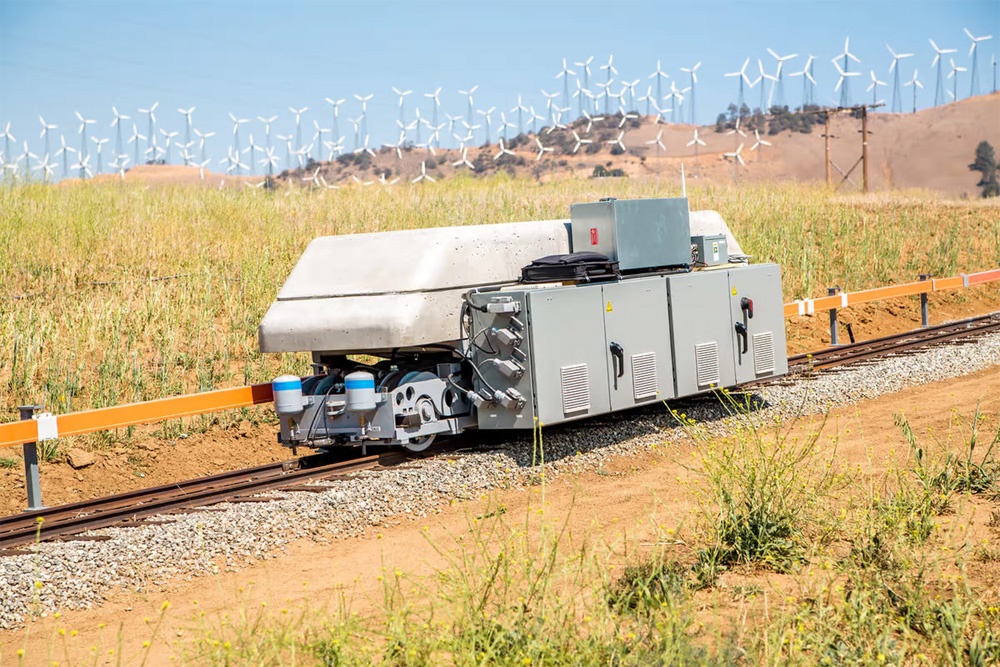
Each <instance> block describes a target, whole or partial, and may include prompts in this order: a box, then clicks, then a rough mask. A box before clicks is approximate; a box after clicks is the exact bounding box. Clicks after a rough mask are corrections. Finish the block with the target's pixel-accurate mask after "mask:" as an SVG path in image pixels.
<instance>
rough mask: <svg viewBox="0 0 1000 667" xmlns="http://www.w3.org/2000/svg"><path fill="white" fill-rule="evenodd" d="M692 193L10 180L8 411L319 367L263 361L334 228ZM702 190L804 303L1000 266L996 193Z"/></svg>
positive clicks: (622, 183)
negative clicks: (280, 296) (269, 328)
mask: <svg viewBox="0 0 1000 667" xmlns="http://www.w3.org/2000/svg"><path fill="white" fill-rule="evenodd" d="M286 194H287V195H288V196H286ZM679 194H680V193H679V187H678V186H676V185H660V184H658V183H657V182H655V181H637V180H618V179H614V180H599V181H595V180H586V181H561V182H555V183H548V184H539V183H536V182H534V181H530V180H517V179H511V178H508V177H505V176H497V177H493V178H489V179H482V180H478V179H468V178H459V179H455V180H452V181H447V182H443V183H437V184H434V185H433V186H432V187H421V186H410V185H404V186H400V187H395V188H387V189H378V188H346V189H342V190H338V191H335V192H334V191H328V192H315V191H311V190H304V189H303V190H299V189H293V190H291V191H290V192H287V193H286V192H278V193H268V192H263V191H261V190H257V189H247V190H221V191H220V190H215V189H203V188H197V187H145V186H136V185H118V184H102V185H91V184H80V185H75V186H68V187H54V186H45V185H39V184H35V185H24V186H5V187H0V246H2V247H3V253H2V255H0V303H2V304H3V307H2V308H0V420H10V419H13V418H15V413H14V410H13V408H14V407H16V406H17V405H19V404H23V403H35V402H43V403H45V404H46V405H47V406H48V408H49V409H51V410H53V411H57V412H64V411H68V410H76V409H84V408H90V407H98V406H105V405H112V404H116V403H122V402H126V401H136V400H145V399H152V398H158V397H162V396H164V395H169V394H177V393H181V392H191V391H199V390H204V389H210V388H212V387H219V386H226V385H233V384H242V383H244V382H263V381H267V380H269V379H270V378H271V377H272V376H274V375H275V374H278V373H281V372H288V371H291V372H306V371H307V370H308V359H307V358H306V357H305V355H274V356H271V357H269V358H264V357H262V355H261V354H260V353H259V352H258V351H257V343H256V327H257V324H258V323H259V321H260V319H261V318H262V316H263V314H264V313H265V311H266V310H267V307H268V306H269V305H270V303H271V301H272V300H273V298H274V296H275V294H276V293H277V291H278V289H279V288H280V286H281V284H282V282H283V281H284V279H285V277H286V276H287V275H288V273H289V271H290V270H291V268H292V266H294V264H295V262H296V260H297V259H298V257H299V255H300V253H301V252H302V250H303V249H304V248H305V246H306V244H307V243H308V242H309V241H310V240H311V239H313V238H314V237H316V236H320V235H328V234H350V233H356V232H371V231H383V230H394V229H405V228H414V227H430V226H444V225H467V224H485V223H496V222H508V221H515V220H533V219H549V218H564V217H568V213H569V206H570V204H573V203H575V202H580V201H589V200H594V199H597V198H599V197H602V196H616V197H621V198H626V197H630V198H637V197H654V196H676V195H679ZM689 194H690V198H691V206H692V208H695V209H701V208H712V209H716V210H718V211H719V212H720V213H721V214H722V215H723V217H724V218H725V219H726V220H727V221H728V222H729V224H730V225H731V226H732V228H733V231H734V233H735V234H736V235H737V237H738V238H739V239H740V241H741V243H742V244H743V246H744V249H745V250H746V251H747V252H748V253H750V254H751V255H753V256H754V260H755V261H758V262H761V261H775V262H778V263H780V264H781V265H782V267H783V268H784V290H785V296H786V298H787V299H792V298H796V297H804V296H817V295H819V294H820V293H821V291H822V290H823V288H825V287H826V286H828V285H833V284H839V285H841V286H844V287H845V288H849V289H860V288H864V287H871V286H875V285H880V284H884V283H887V282H892V281H898V280H911V279H914V278H915V276H916V275H917V274H918V273H922V272H925V273H931V274H935V275H950V274H953V273H955V272H956V271H957V270H959V269H962V270H967V271H974V270H977V269H985V268H988V267H994V266H996V265H997V264H998V263H1000V242H998V238H1000V216H998V215H997V208H995V207H992V208H991V207H988V206H986V205H983V204H980V203H978V202H975V203H942V202H938V201H935V200H933V199H931V198H928V197H919V196H909V197H907V198H900V199H888V200H886V199H884V198H882V199H872V200H867V199H841V198H838V197H837V196H835V195H833V194H830V193H828V192H827V191H826V190H823V189H818V188H815V187H808V186H801V185H789V184H782V185H780V186H753V187H742V188H739V189H736V188H718V187H705V188H700V187H692V188H691V190H690V192H689ZM372 262H373V263H377V262H378V257H372Z"/></svg>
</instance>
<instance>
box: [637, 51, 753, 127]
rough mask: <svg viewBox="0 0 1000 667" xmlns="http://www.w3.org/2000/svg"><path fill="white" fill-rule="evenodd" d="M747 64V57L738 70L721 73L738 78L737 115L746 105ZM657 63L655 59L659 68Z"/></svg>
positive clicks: (748, 60) (748, 61)
mask: <svg viewBox="0 0 1000 667" xmlns="http://www.w3.org/2000/svg"><path fill="white" fill-rule="evenodd" d="M749 64H750V58H747V59H746V60H745V61H743V67H741V68H740V70H739V71H738V72H727V73H725V74H723V75H722V76H730V77H732V76H736V77H739V80H740V94H739V97H738V98H737V100H736V114H737V115H739V114H740V109H742V108H743V107H744V106H746V102H745V100H744V97H743V83H744V82H746V83H750V78H749V77H748V76H747V65H749ZM659 65H660V64H659V61H657V63H656V66H657V69H659Z"/></svg>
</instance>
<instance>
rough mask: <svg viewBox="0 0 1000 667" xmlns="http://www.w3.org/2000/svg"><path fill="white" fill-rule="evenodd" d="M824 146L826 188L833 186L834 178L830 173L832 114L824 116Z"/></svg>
mask: <svg viewBox="0 0 1000 667" xmlns="http://www.w3.org/2000/svg"><path fill="white" fill-rule="evenodd" d="M823 118H824V119H825V120H824V125H823V144H824V149H825V155H826V186H827V187H830V186H831V185H833V177H832V175H831V173H830V114H828V113H827V114H823Z"/></svg>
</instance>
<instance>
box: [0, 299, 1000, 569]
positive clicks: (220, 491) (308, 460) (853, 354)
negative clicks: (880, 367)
mask: <svg viewBox="0 0 1000 667" xmlns="http://www.w3.org/2000/svg"><path fill="white" fill-rule="evenodd" d="M996 331H1000V313H993V314H990V315H985V316H982V317H974V318H970V319H967V320H962V321H960V322H953V323H950V324H942V325H939V326H934V327H928V328H927V329H920V330H917V331H910V332H907V333H903V334H897V335H893V336H885V337H882V338H877V339H874V340H869V341H864V342H861V343H853V344H850V345H840V346H837V347H830V348H826V349H824V350H819V351H818V352H813V353H809V354H796V355H793V356H790V357H789V358H788V367H789V375H788V376H783V377H781V378H776V379H774V380H761V381H759V382H752V383H748V384H749V385H760V384H766V383H768V382H787V381H788V380H789V376H791V379H793V380H794V379H798V378H801V377H803V376H805V377H809V376H811V375H813V374H815V373H816V372H817V371H824V370H829V369H832V368H837V367H842V366H847V365H850V364H856V363H864V362H870V361H873V360H875V359H877V358H880V357H885V356H889V355H893V354H907V353H912V352H915V351H917V350H920V349H925V348H927V347H930V346H934V345H940V344H948V343H961V342H967V341H969V340H973V339H975V338H977V337H979V336H983V335H986V334H988V333H992V332H996ZM744 386H746V385H744ZM461 440H462V439H461V438H456V439H453V440H452V442H451V443H442V444H440V445H436V446H434V447H431V448H430V449H428V450H427V451H426V452H422V453H420V454H413V453H411V452H406V451H402V450H395V451H390V452H383V453H380V454H373V455H368V456H361V457H355V458H349V459H346V460H345V459H344V458H343V455H339V456H338V455H337V454H320V455H313V456H307V457H303V458H299V459H295V460H292V461H284V462H279V463H272V464H267V465H262V466H257V467H255V468H248V469H244V470H235V471H230V472H225V473H220V474H218V475H211V476H208V477H202V478H199V479H193V480H188V481H184V482H177V483H174V484H167V485H163V486H158V487H153V488H148V489H140V490H136V491H128V492H126V493H120V494H117V495H114V496H108V497H104V498H95V499H92V500H86V501H81V502H77V503H71V504H68V505H59V506H56V507H49V508H44V509H40V510H33V511H29V512H24V513H21V514H17V515H14V516H9V517H0V557H2V556H4V555H11V554H12V553H18V551H16V549H17V548H18V547H24V546H25V545H30V544H33V543H35V542H36V541H43V542H44V541H54V540H61V539H62V540H65V539H88V538H87V537H77V536H79V535H80V534H81V533H85V532H87V531H91V530H97V529H100V528H108V527H111V526H134V525H141V524H142V523H143V520H144V519H147V518H149V517H152V516H157V515H166V514H170V513H172V512H176V511H178V510H184V509H191V508H200V507H206V506H209V505H213V504H216V503H220V502H227V501H228V502H255V501H259V500H261V499H260V498H253V496H254V495H256V494H259V493H262V492H266V491H271V490H286V491H291V490H295V491H308V490H313V489H317V490H321V489H323V488H324V487H322V486H315V487H305V486H303V484H304V483H305V482H309V481H318V480H327V481H333V480H337V479H343V478H345V477H346V476H347V475H349V474H350V473H354V472H359V471H362V470H371V469H375V468H385V467H392V466H398V465H401V464H404V463H409V462H412V461H414V460H419V459H421V458H427V457H429V456H435V455H440V454H442V453H445V452H449V451H455V450H456V449H457V448H458V447H459V444H458V442H460V441H461ZM90 539H95V538H90ZM96 539H101V538H99V537H98V538H96Z"/></svg>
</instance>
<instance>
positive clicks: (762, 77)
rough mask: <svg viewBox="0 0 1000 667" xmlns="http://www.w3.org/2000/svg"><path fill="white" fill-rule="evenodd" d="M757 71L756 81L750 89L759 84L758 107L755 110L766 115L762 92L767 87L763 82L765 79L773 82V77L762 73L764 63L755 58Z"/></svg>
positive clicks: (765, 103) (765, 101)
mask: <svg viewBox="0 0 1000 667" xmlns="http://www.w3.org/2000/svg"><path fill="white" fill-rule="evenodd" d="M757 71H758V72H759V74H758V76H757V81H756V82H754V83H753V84H751V86H750V87H751V88H753V87H754V86H756V85H757V84H760V106H759V107H757V108H758V109H760V110H761V111H762V112H764V113H767V96H766V95H765V94H764V90H765V89H766V88H767V85H766V84H765V83H764V81H765V79H770V80H771V81H772V82H773V81H774V77H773V76H772V75H770V74H768V73H767V72H765V71H764V61H763V60H761V59H760V58H757Z"/></svg>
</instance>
